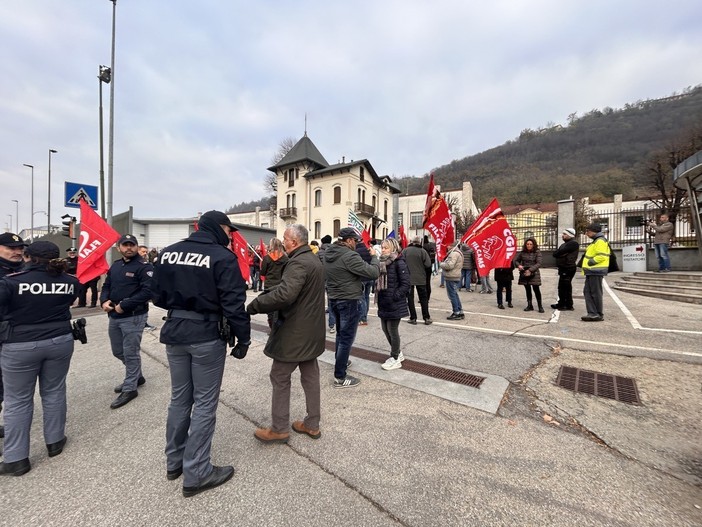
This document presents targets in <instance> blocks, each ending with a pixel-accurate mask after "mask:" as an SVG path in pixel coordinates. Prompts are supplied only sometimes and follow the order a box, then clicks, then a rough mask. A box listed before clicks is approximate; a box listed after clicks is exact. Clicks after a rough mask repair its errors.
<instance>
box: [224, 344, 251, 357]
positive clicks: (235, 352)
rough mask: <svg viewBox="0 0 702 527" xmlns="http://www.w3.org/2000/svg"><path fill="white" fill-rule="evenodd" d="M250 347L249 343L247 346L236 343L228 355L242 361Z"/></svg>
mask: <svg viewBox="0 0 702 527" xmlns="http://www.w3.org/2000/svg"><path fill="white" fill-rule="evenodd" d="M250 345H251V342H249V343H247V344H243V343H242V342H237V343H236V346H234V347H233V348H232V351H231V353H230V354H229V355H231V356H232V357H235V358H237V359H243V358H244V357H246V352H247V351H249V346H250Z"/></svg>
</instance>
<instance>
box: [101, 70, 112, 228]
mask: <svg viewBox="0 0 702 527" xmlns="http://www.w3.org/2000/svg"><path fill="white" fill-rule="evenodd" d="M111 80H112V70H111V69H110V68H109V67H107V66H100V69H99V74H98V84H99V88H100V210H101V211H102V217H103V219H104V218H105V216H106V214H105V166H104V161H103V144H102V135H103V129H104V126H103V124H102V83H103V82H104V83H105V84H109V83H110V81H111Z"/></svg>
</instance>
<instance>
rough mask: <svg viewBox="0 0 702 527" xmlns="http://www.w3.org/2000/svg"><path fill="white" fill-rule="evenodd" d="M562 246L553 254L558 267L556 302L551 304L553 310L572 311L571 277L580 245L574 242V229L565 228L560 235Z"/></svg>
mask: <svg viewBox="0 0 702 527" xmlns="http://www.w3.org/2000/svg"><path fill="white" fill-rule="evenodd" d="M561 238H562V239H563V244H561V246H560V247H559V248H558V249H556V250H555V251H554V252H553V257H554V258H555V259H556V265H557V266H558V302H556V303H555V304H551V307H552V308H553V309H559V310H561V311H573V310H574V307H573V283H572V282H573V277H574V276H575V271H576V267H575V264H576V262H577V261H578V251H579V250H580V244H579V243H578V242H577V241H576V240H575V229H572V228H567V229H565V230H564V231H563V233H562V234H561Z"/></svg>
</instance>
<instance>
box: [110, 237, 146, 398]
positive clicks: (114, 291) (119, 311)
mask: <svg viewBox="0 0 702 527" xmlns="http://www.w3.org/2000/svg"><path fill="white" fill-rule="evenodd" d="M117 248H118V250H119V252H120V254H121V255H122V258H120V259H119V260H115V262H114V263H113V264H112V267H110V270H109V271H108V272H107V277H106V278H105V284H104V285H103V286H102V291H101V293H100V305H101V306H102V310H103V311H105V312H106V313H107V316H108V317H109V319H110V320H109V325H108V329H107V332H108V335H109V337H110V345H111V346H112V354H113V355H114V356H115V357H117V359H119V360H120V361H121V362H122V363H123V364H124V367H125V377H124V382H122V384H120V385H119V386H117V387H115V392H116V393H119V396H118V397H117V399H115V400H114V401H113V402H112V404H111V405H110V408H112V409H115V408H119V407H121V406H124V405H125V404H127V403H128V402H129V401H131V400H132V399H134V398H136V397H137V395H139V392H137V386H141V385H142V384H144V383H145V382H146V381H145V380H144V376H143V375H142V374H141V337H142V335H143V333H144V326H145V325H146V317H147V316H148V313H149V300H151V276H152V275H153V266H152V265H151V264H150V263H145V262H144V261H142V259H141V258H140V257H139V253H138V252H137V239H136V236H134V235H133V234H125V235H124V236H122V237H121V238H120V239H119V242H118V244H117Z"/></svg>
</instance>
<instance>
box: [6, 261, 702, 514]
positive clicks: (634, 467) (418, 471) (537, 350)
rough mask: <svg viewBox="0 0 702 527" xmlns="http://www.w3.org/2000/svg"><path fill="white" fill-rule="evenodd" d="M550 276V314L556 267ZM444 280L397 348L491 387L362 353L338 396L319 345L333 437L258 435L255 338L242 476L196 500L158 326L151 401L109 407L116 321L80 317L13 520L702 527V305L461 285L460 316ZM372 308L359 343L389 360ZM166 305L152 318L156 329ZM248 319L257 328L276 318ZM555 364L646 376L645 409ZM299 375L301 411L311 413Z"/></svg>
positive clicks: (244, 368)
mask: <svg viewBox="0 0 702 527" xmlns="http://www.w3.org/2000/svg"><path fill="white" fill-rule="evenodd" d="M542 278H543V281H544V286H543V287H542V289H543V292H544V304H545V306H548V305H549V304H551V303H553V302H555V287H556V283H557V277H556V272H555V270H552V269H545V270H543V271H542ZM613 279H614V277H610V278H609V279H608V280H610V281H612V282H613ZM435 282H436V283H435V286H434V289H433V292H432V297H431V304H430V310H431V313H432V317H433V319H434V321H435V322H434V324H432V325H431V326H424V325H421V324H420V325H417V326H413V325H409V324H406V323H405V322H403V323H402V324H401V327H400V334H401V337H402V349H403V353H404V355H405V356H406V357H407V359H408V360H412V361H415V362H417V363H426V364H430V365H436V366H441V367H443V368H447V369H451V370H456V371H461V372H468V373H472V374H475V375H478V376H482V377H484V378H485V379H486V381H484V382H483V385H481V387H480V388H477V389H476V388H470V387H467V386H461V385H456V384H454V383H451V382H447V381H441V380H437V379H432V378H427V377H426V376H422V375H420V374H417V373H412V372H409V371H405V370H395V371H391V372H385V371H383V370H382V369H381V368H380V365H379V364H378V363H377V362H373V361H370V360H366V359H363V358H359V357H358V356H352V361H353V363H352V365H351V367H350V371H351V373H352V374H353V375H355V376H358V377H359V378H360V379H361V384H360V385H359V386H358V387H356V388H352V389H337V388H333V387H332V377H333V366H332V365H331V364H330V358H331V352H326V353H325V355H324V356H323V357H322V360H321V361H320V370H321V386H322V413H323V415H322V423H321V430H322V437H321V438H320V439H319V440H312V439H311V438H309V437H307V436H305V435H299V434H295V433H291V438H290V442H289V443H288V444H287V445H262V444H260V443H259V442H258V441H256V440H255V439H254V437H253V431H254V429H255V428H256V427H257V426H268V425H270V391H271V390H270V382H269V379H268V372H269V369H270V359H268V358H267V357H265V355H263V353H262V349H263V346H264V344H265V340H266V332H265V331H264V330H256V331H254V342H253V344H252V346H251V349H250V350H249V353H248V356H247V357H246V358H245V359H244V360H236V359H234V358H228V362H227V367H226V370H225V375H224V382H223V386H222V392H221V399H220V406H219V410H218V422H217V429H216V433H215V438H214V443H213V449H212V457H213V462H214V463H216V464H232V465H234V466H235V467H236V474H235V475H234V478H233V479H232V480H231V481H230V482H228V483H226V484H225V485H222V486H221V487H219V488H217V489H214V490H211V491H207V492H205V493H202V494H200V495H198V496H196V497H193V498H187V499H186V498H183V497H182V494H181V486H182V479H180V480H176V481H167V480H166V478H165V470H166V467H165V456H164V453H163V449H164V436H165V419H166V410H167V406H168V400H169V393H170V380H169V375H168V366H167V360H166V356H165V350H164V347H163V345H162V344H160V343H159V342H158V330H156V331H154V332H146V333H145V334H144V339H143V343H142V350H143V354H142V356H143V370H144V375H145V377H146V379H147V382H146V384H145V385H144V386H143V387H141V388H140V390H139V397H138V398H137V399H135V400H134V401H132V402H130V403H129V404H128V405H126V406H124V407H123V408H120V409H118V410H110V408H109V405H110V402H111V401H112V400H113V399H114V397H115V394H114V393H113V392H112V388H113V387H114V385H116V384H119V383H120V382H121V376H122V375H123V370H122V366H121V365H120V364H119V363H118V362H117V361H116V360H115V359H114V358H113V357H112V355H111V352H110V347H109V342H108V339H107V319H106V316H105V315H103V314H102V313H100V312H99V311H98V310H90V309H76V310H75V313H76V316H86V317H87V318H88V328H87V329H88V335H89V343H88V344H87V345H79V344H77V345H76V351H75V353H74V357H73V361H72V365H71V370H70V372H69V375H68V381H67V384H68V397H69V409H68V425H67V434H68V438H69V442H68V444H67V446H66V448H65V450H64V453H63V454H62V455H60V456H57V457H54V458H50V459H49V458H48V457H47V454H46V449H45V447H44V444H43V438H42V434H41V405H40V402H39V399H38V397H37V400H36V408H35V416H34V425H33V429H32V445H31V454H30V460H31V462H32V470H31V471H30V472H29V473H28V474H26V475H25V476H22V477H20V478H12V477H0V496H1V498H0V504H1V507H2V509H1V510H2V513H1V514H0V525H8V526H9V525H12V526H33V525H41V526H48V525H91V526H94V525H120V524H121V525H124V524H129V525H225V524H226V525H242V526H248V525H266V526H268V525H270V526H276V525H281V526H287V525H294V524H305V525H311V526H317V525H318V526H327V525H332V524H347V525H359V526H367V525H370V526H375V525H403V526H425V525H452V526H453V525H460V526H463V525H466V526H472V525H511V526H513V525H520V526H521V525H524V526H547V525H554V526H569V525H573V526H575V525H577V526H605V525H606V526H610V525H615V526H619V525H621V526H632V527H633V526H636V527H639V526H661V525H664V526H699V525H702V446H701V445H700V438H702V426H701V425H700V423H699V414H700V408H701V405H702V346H700V344H701V343H702V306H700V305H695V304H682V303H676V302H672V301H666V300H656V299H652V298H646V297H637V296H636V295H632V294H629V293H621V292H616V294H615V292H613V291H611V290H609V289H608V290H607V294H606V298H605V321H604V322H600V323H586V322H582V321H581V320H580V316H581V315H583V314H584V309H583V307H582V306H583V301H582V297H581V296H580V297H578V296H577V293H576V309H577V310H576V311H575V312H558V311H556V312H554V311H553V310H551V309H546V313H543V314H539V313H537V312H524V311H522V308H523V307H524V305H525V302H524V293H523V289H522V288H521V287H517V286H515V293H514V297H515V299H514V301H513V304H514V306H515V307H514V309H507V310H504V311H503V310H498V309H497V306H496V301H495V297H494V295H481V294H479V293H475V292H473V293H467V292H463V291H462V292H460V293H459V294H460V296H461V298H462V300H463V306H464V311H465V313H466V319H465V320H463V321H448V320H446V316H447V315H448V314H449V313H450V308H449V302H448V299H447V297H446V292H445V289H440V288H439V287H438V278H437V279H436V281H435ZM583 283H584V282H583V279H582V278H581V277H576V279H575V281H574V291H576V292H580V291H582V285H583ZM249 298H253V293H249ZM374 313H375V311H374V309H373V308H371V316H370V318H369V324H368V326H364V327H359V330H358V336H357V338H356V346H357V347H358V348H359V350H370V351H375V352H379V353H383V354H388V353H389V351H388V350H389V347H388V344H387V342H386V340H385V338H384V336H383V334H382V331H381V329H380V323H379V320H378V319H377V318H376V317H375V316H374ZM162 314H163V313H162V312H161V311H160V310H158V309H153V310H152V311H151V314H150V317H149V319H150V322H151V323H152V324H155V325H157V326H159V327H160V326H161V325H162V324H163V322H162V321H161V319H160V317H161V316H162ZM253 322H254V324H255V327H256V328H259V329H262V328H264V327H265V316H260V315H259V316H256V317H254V320H253ZM333 338H334V336H333V335H328V344H329V345H330V347H332V349H333V346H332V344H333ZM561 365H567V366H573V367H577V368H583V369H586V370H592V371H597V372H603V373H607V374H612V375H619V376H624V377H631V378H634V379H635V380H636V383H637V387H638V392H639V395H640V398H641V404H640V405H632V404H626V403H622V402H617V401H613V400H610V399H605V398H601V397H596V396H592V395H586V394H581V393H574V392H571V391H569V390H566V389H564V388H561V387H558V386H557V385H556V384H555V380H556V376H557V374H558V370H559V368H560V366H561ZM298 379H299V375H298V374H294V378H293V388H292V402H291V419H300V418H302V417H303V416H304V413H305V404H304V398H303V394H302V390H301V387H300V385H299V382H298Z"/></svg>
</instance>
